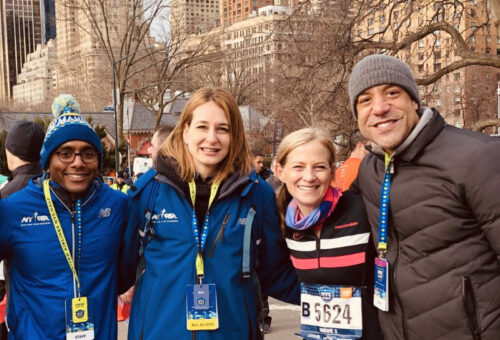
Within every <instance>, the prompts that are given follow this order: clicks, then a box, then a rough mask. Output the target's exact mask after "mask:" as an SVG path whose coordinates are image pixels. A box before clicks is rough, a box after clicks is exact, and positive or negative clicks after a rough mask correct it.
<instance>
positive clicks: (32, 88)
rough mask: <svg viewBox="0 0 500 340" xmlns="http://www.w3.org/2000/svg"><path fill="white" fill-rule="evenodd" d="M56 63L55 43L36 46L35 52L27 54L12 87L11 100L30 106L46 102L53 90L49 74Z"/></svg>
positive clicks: (51, 41) (51, 78) (52, 81)
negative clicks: (16, 80)
mask: <svg viewBox="0 0 500 340" xmlns="http://www.w3.org/2000/svg"><path fill="white" fill-rule="evenodd" d="M56 62H57V49H56V41H55V40H54V39H51V40H49V41H48V43H47V44H43V45H42V44H38V46H37V48H36V51H35V52H33V53H30V54H28V56H27V60H26V62H25V63H24V65H23V68H22V72H21V73H19V76H18V82H17V84H16V85H14V87H13V95H12V98H13V100H14V101H15V102H17V103H20V104H24V105H30V106H34V105H37V104H40V103H43V102H45V101H46V100H48V99H49V93H50V91H51V90H52V89H53V88H54V77H53V76H52V73H51V72H52V70H53V67H54V64H55V63H56Z"/></svg>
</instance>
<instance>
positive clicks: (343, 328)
mask: <svg viewBox="0 0 500 340" xmlns="http://www.w3.org/2000/svg"><path fill="white" fill-rule="evenodd" d="M276 162H277V172H278V177H279V179H280V181H281V182H283V185H282V187H281V188H280V190H279V192H278V210H279V212H280V216H281V223H282V230H283V233H284V235H285V236H286V243H287V246H288V248H289V251H290V257H291V259H292V263H293V265H294V267H295V269H296V271H297V275H298V277H299V281H301V293H302V294H301V305H302V318H301V335H302V336H303V337H304V338H306V339H332V336H338V337H339V338H342V339H360V338H362V339H374V340H375V339H377V340H378V339H382V336H381V333H380V328H379V325H378V318H377V312H376V310H375V307H373V293H372V290H373V267H374V264H373V260H374V256H373V255H374V248H373V244H372V241H371V237H370V231H369V230H370V229H369V225H368V221H367V219H366V214H365V208H364V205H363V201H362V199H361V197H360V196H358V195H355V194H353V193H351V192H349V191H347V192H344V193H342V192H341V191H340V190H339V189H337V188H335V187H332V186H330V183H331V181H332V179H333V178H334V169H335V167H334V166H335V148H334V146H333V143H332V141H331V138H330V136H329V135H328V133H326V132H325V131H323V130H320V129H315V128H306V129H302V130H298V131H295V132H293V133H291V134H289V135H288V136H286V137H285V138H284V139H283V141H282V142H281V144H280V146H279V149H278V153H277V156H276ZM334 339H337V337H334Z"/></svg>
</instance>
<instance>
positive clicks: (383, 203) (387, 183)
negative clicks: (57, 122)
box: [377, 153, 393, 258]
mask: <svg viewBox="0 0 500 340" xmlns="http://www.w3.org/2000/svg"><path fill="white" fill-rule="evenodd" d="M392 166H393V159H392V157H391V155H389V154H387V153H386V154H385V174H384V182H383V183H382V190H381V192H380V213H379V223H378V228H379V229H378V247H377V250H378V255H379V257H381V258H382V257H385V254H386V252H387V220H388V211H389V191H390V187H391V167H392Z"/></svg>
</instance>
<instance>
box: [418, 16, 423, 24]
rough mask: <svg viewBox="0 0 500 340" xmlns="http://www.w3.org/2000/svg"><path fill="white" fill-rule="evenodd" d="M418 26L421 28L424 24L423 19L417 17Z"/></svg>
mask: <svg viewBox="0 0 500 340" xmlns="http://www.w3.org/2000/svg"><path fill="white" fill-rule="evenodd" d="M418 24H419V25H420V26H422V25H423V24H424V18H423V17H419V18H418Z"/></svg>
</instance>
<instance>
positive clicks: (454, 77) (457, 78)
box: [453, 72, 460, 81]
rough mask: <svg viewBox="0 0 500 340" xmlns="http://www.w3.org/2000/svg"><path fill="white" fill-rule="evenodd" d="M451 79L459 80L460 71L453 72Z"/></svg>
mask: <svg viewBox="0 0 500 340" xmlns="http://www.w3.org/2000/svg"><path fill="white" fill-rule="evenodd" d="M453 79H454V80H455V81H459V80H460V73H458V72H457V73H453Z"/></svg>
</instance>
